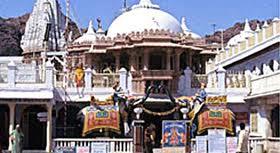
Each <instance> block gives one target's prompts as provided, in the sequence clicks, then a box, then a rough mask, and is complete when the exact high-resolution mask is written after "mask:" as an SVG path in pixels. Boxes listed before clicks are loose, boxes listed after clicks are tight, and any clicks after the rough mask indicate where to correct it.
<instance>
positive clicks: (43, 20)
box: [21, 0, 65, 57]
mask: <svg viewBox="0 0 280 153" xmlns="http://www.w3.org/2000/svg"><path fill="white" fill-rule="evenodd" d="M64 29H65V16H64V15H63V13H62V11H61V8H60V5H59V3H58V1H57V0H37V1H36V3H35V5H34V7H33V11H32V13H31V14H30V17H29V19H28V21H27V23H26V27H25V33H24V35H23V37H22V40H21V47H22V49H23V54H24V55H25V57H26V56H28V55H29V56H32V55H33V56H34V55H35V52H37V53H40V52H43V51H61V50H64V47H65V38H64V36H63V33H64Z"/></svg>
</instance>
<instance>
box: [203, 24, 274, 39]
mask: <svg viewBox="0 0 280 153" xmlns="http://www.w3.org/2000/svg"><path fill="white" fill-rule="evenodd" d="M271 22H272V19H269V20H267V23H268V24H270V23H271ZM258 23H259V24H260V25H261V26H262V25H263V24H264V21H259V20H251V21H249V24H250V27H251V29H252V30H256V28H257V24H258ZM244 25H245V22H243V23H240V22H238V23H235V24H234V25H233V26H232V27H230V28H228V29H225V31H224V43H227V42H228V41H229V40H230V38H232V37H233V36H235V35H237V34H239V33H240V31H242V30H243V28H244ZM221 34H222V33H221V32H220V31H217V32H215V33H214V34H212V35H206V36H205V39H206V42H207V43H221Z"/></svg>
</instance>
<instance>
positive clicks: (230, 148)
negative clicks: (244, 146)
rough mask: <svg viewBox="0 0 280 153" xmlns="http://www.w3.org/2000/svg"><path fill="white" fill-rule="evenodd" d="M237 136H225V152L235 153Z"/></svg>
mask: <svg viewBox="0 0 280 153" xmlns="http://www.w3.org/2000/svg"><path fill="white" fill-rule="evenodd" d="M236 151H237V137H227V153H236Z"/></svg>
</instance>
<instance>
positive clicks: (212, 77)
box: [207, 71, 218, 88]
mask: <svg viewBox="0 0 280 153" xmlns="http://www.w3.org/2000/svg"><path fill="white" fill-rule="evenodd" d="M217 82H218V77H217V73H216V72H215V71H212V72H210V73H208V75H207V88H217V86H218V85H217Z"/></svg>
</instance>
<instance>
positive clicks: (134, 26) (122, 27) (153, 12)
mask: <svg viewBox="0 0 280 153" xmlns="http://www.w3.org/2000/svg"><path fill="white" fill-rule="evenodd" d="M145 29H147V30H150V29H153V30H156V29H164V30H170V31H171V32H175V33H181V32H183V31H182V28H181V25H180V23H179V22H178V20H177V19H176V18H175V17H173V16H172V15H170V14H169V13H167V12H164V11H162V10H160V7H159V6H158V5H155V4H153V3H152V2H151V1H150V0H140V2H139V3H138V4H136V5H134V6H132V7H131V10H128V11H125V12H123V13H122V14H121V15H120V16H118V17H117V18H116V19H115V20H114V21H113V22H112V24H111V25H110V27H109V29H108V35H107V36H109V37H115V36H117V34H118V33H119V34H123V33H124V34H129V33H131V32H133V31H134V32H142V31H144V30H145Z"/></svg>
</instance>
